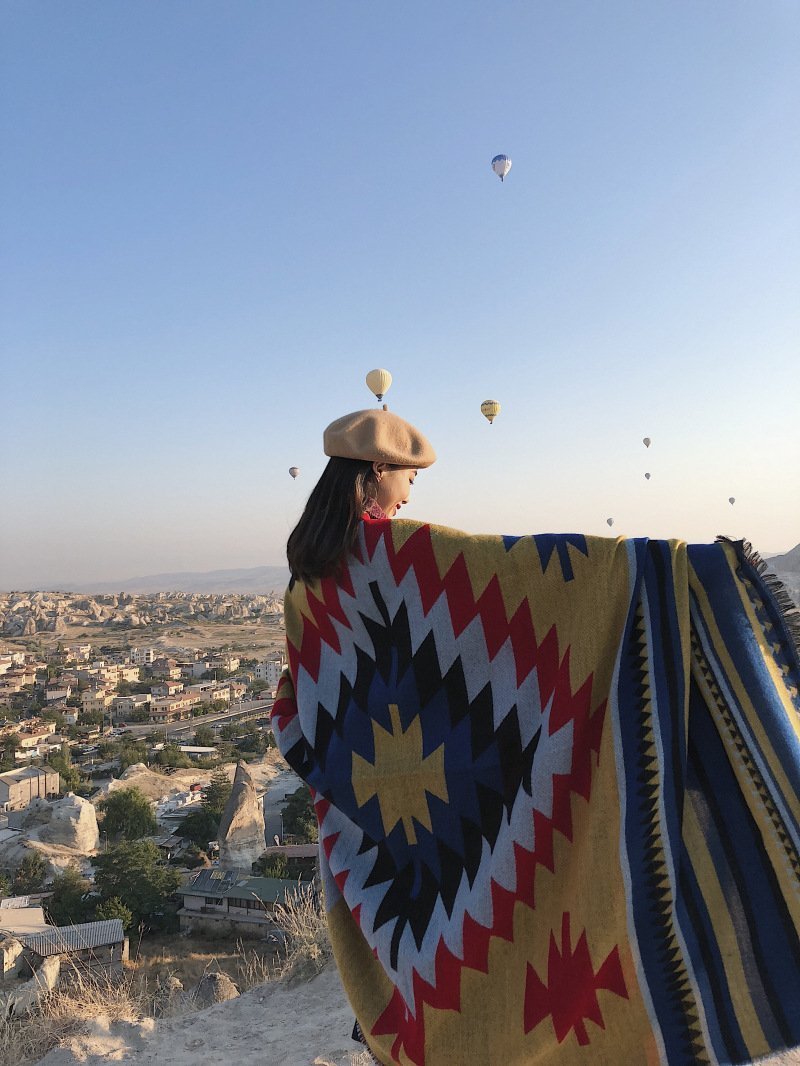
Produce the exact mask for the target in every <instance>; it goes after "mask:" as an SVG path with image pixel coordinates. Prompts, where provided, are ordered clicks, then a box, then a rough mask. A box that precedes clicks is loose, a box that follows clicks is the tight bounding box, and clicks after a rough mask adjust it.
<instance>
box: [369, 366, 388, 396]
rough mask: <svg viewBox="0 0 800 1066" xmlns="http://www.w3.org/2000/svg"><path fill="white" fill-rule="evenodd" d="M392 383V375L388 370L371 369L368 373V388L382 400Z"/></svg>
mask: <svg viewBox="0 0 800 1066" xmlns="http://www.w3.org/2000/svg"><path fill="white" fill-rule="evenodd" d="M391 384H392V375H391V374H390V373H389V371H388V370H370V372H369V373H368V374H367V388H368V389H369V390H370V392H374V393H375V395H376V396H377V397H378V400H382V399H383V397H384V395H385V394H386V393H387V392H388V391H389V388H390V387H391Z"/></svg>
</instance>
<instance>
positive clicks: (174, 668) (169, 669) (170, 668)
mask: <svg viewBox="0 0 800 1066" xmlns="http://www.w3.org/2000/svg"><path fill="white" fill-rule="evenodd" d="M150 673H151V674H152V675H153V677H164V678H166V679H167V680H169V681H177V680H179V679H180V676H181V668H180V666H178V660H177V659H169V658H167V657H161V658H159V659H153V661H152V663H151V664H150Z"/></svg>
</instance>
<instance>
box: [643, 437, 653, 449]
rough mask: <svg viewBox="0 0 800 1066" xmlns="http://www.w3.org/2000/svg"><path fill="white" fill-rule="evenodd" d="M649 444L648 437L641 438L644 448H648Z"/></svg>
mask: <svg viewBox="0 0 800 1066" xmlns="http://www.w3.org/2000/svg"><path fill="white" fill-rule="evenodd" d="M651 443H652V442H651V440H650V438H649V437H643V438H642V444H643V445H644V446H645V448H649V447H650V444H651Z"/></svg>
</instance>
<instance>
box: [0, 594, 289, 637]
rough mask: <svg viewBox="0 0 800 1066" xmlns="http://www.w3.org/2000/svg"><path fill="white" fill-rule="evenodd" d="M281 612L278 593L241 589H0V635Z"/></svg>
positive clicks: (218, 619)
mask: <svg viewBox="0 0 800 1066" xmlns="http://www.w3.org/2000/svg"><path fill="white" fill-rule="evenodd" d="M282 613H283V595H282V594H281V595H275V594H269V595H267V594H264V595H252V594H250V595H243V594H241V593H231V594H228V593H197V592H173V593H169V594H168V593H165V592H159V593H155V594H150V595H142V596H135V595H133V594H132V593H130V592H117V593H110V594H105V595H92V596H90V595H86V594H84V593H74V592H3V593H0V636H4V637H30V636H35V634H37V633H65V632H66V631H67V627H69V626H90V625H91V626H102V627H110V628H114V627H116V628H121V629H138V628H143V627H145V626H153V625H155V626H158V625H165V626H166V625H174V624H175V623H176V622H177V623H180V622H184V623H189V624H191V623H194V622H202V621H214V622H235V621H246V620H252V621H258V620H259V619H260V618H263V617H265V616H268V615H279V614H282Z"/></svg>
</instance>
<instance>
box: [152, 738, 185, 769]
mask: <svg viewBox="0 0 800 1066" xmlns="http://www.w3.org/2000/svg"><path fill="white" fill-rule="evenodd" d="M155 762H157V763H158V765H159V766H177V767H183V768H184V769H188V768H189V767H190V766H192V765H193V763H192V760H191V759H190V758H189V756H188V755H184V754H183V752H182V751H181V749H180V748H179V747H178V745H177V744H165V745H164V747H163V748H162V749H161V751H160V752H158V754H157V755H156V757H155Z"/></svg>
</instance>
